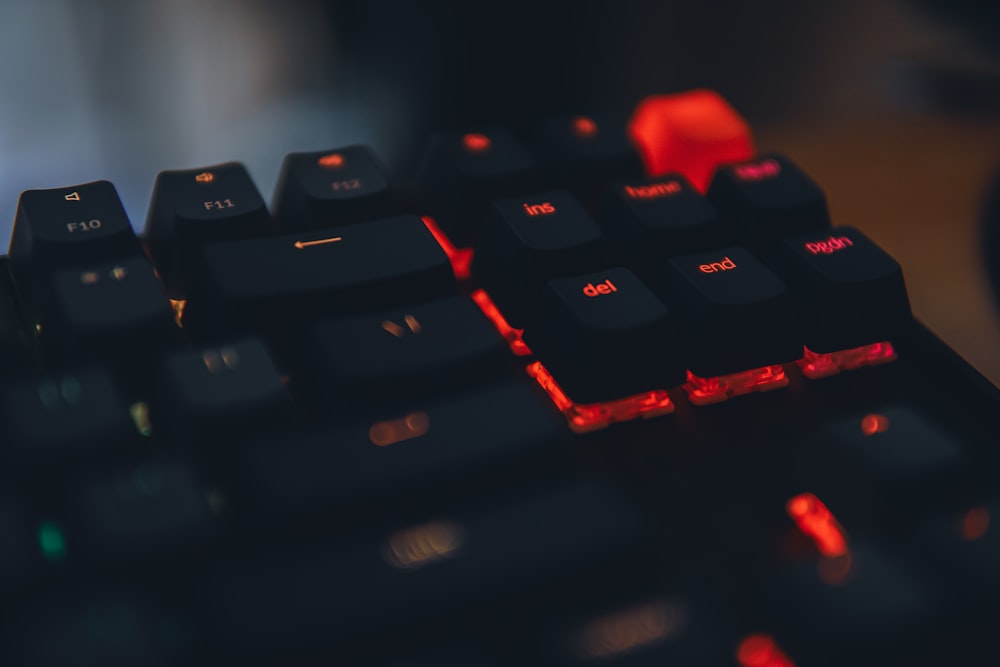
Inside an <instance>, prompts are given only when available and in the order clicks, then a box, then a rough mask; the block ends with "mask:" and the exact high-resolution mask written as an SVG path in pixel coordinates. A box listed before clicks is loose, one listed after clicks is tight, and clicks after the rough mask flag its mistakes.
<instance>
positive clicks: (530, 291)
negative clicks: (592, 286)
mask: <svg viewBox="0 0 1000 667" xmlns="http://www.w3.org/2000/svg"><path fill="white" fill-rule="evenodd" d="M605 250H606V249H605V244H604V236H603V234H602V233H601V228H600V227H598V225H597V223H596V222H594V220H593V219H592V218H591V217H590V216H589V215H588V214H587V212H586V211H585V210H584V209H583V207H582V206H580V204H579V203H578V202H577V201H576V199H574V198H573V196H572V195H570V194H569V193H567V192H563V191H555V192H546V193H542V194H539V195H533V196H530V197H518V198H515V199H503V200H500V201H498V202H496V203H495V204H494V206H493V212H492V214H491V216H490V219H489V220H488V221H487V223H486V229H485V230H484V233H483V237H482V240H481V242H480V243H479V244H478V245H477V247H476V257H475V261H474V263H473V265H472V271H473V274H474V275H475V277H476V279H477V280H478V281H479V284H480V285H481V286H482V287H483V288H484V289H486V291H487V292H489V294H490V296H491V297H492V298H493V302H494V303H495V304H496V305H497V307H498V308H500V311H501V312H503V314H504V317H506V318H507V321H508V322H509V323H510V324H511V325H512V326H515V327H523V326H524V319H525V318H526V317H527V315H528V312H530V309H531V306H532V305H533V301H534V299H535V298H537V295H538V291H539V290H540V289H541V288H542V286H543V285H544V284H545V282H546V281H547V280H549V279H551V278H555V277H557V276H571V275H576V274H579V273H584V272H586V271H593V270H594V269H596V268H599V267H600V266H602V265H606V264H607V259H606V258H605Z"/></svg>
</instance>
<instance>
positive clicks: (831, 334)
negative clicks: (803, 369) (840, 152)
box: [769, 227, 913, 353]
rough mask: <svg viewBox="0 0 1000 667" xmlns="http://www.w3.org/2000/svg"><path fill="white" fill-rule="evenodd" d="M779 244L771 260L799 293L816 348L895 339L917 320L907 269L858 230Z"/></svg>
mask: <svg viewBox="0 0 1000 667" xmlns="http://www.w3.org/2000/svg"><path fill="white" fill-rule="evenodd" d="M774 249H775V252H774V254H773V257H771V261H770V262H769V264H770V266H772V267H773V268H774V270H775V271H776V272H777V273H778V274H779V275H781V276H782V278H784V279H785V282H786V283H788V285H789V286H790V287H791V288H792V290H793V291H794V292H795V295H796V299H797V301H798V308H799V321H800V322H801V324H802V329H803V332H802V333H803V337H804V339H805V344H806V347H808V348H809V349H810V350H812V351H813V352H821V353H825V352H836V351H838V350H846V349H850V348H855V347H859V346H862V345H867V344H870V343H877V342H879V341H891V340H892V339H893V338H895V337H896V336H897V335H899V334H901V333H902V332H904V331H905V330H906V328H907V327H908V326H909V325H910V324H911V322H912V321H913V316H912V314H911V313H910V301H909V298H908V297H907V295H906V284H905V283H904V282H903V270H902V268H900V266H899V264H898V263H897V262H896V261H895V260H894V259H893V258H892V257H890V256H889V255H888V254H887V253H886V252H885V251H883V250H882V249H881V248H879V247H878V246H877V245H875V244H874V243H873V242H872V241H870V240H869V239H868V237H866V236H865V235H864V234H862V233H861V232H859V231H858V230H857V229H854V228H853V227H835V228H833V229H829V230H823V231H822V232H807V233H805V234H798V235H795V236H789V237H786V238H784V239H782V240H781V242H780V243H778V244H777V246H776V247H775V248H774Z"/></svg>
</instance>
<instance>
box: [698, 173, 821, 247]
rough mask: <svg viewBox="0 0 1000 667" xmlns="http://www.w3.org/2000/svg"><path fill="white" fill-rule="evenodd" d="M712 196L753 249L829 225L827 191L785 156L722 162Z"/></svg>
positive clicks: (709, 196) (712, 188)
mask: <svg viewBox="0 0 1000 667" xmlns="http://www.w3.org/2000/svg"><path fill="white" fill-rule="evenodd" d="M707 196H708V199H709V200H710V201H711V202H712V203H713V204H715V206H716V208H718V209H719V211H720V212H721V214H722V217H723V218H724V219H725V220H726V221H727V222H729V223H730V224H732V225H734V226H735V227H736V228H737V230H738V232H739V233H740V234H741V238H742V242H743V243H747V244H749V245H751V246H752V247H756V246H759V245H760V244H763V243H767V242H768V241H769V240H771V239H774V238H775V237H779V236H784V235H785V234H795V233H798V232H815V231H822V230H825V229H827V228H829V226H830V215H829V213H828V212H827V208H826V195H824V194H823V191H822V190H821V189H820V187H819V186H818V185H816V183H815V182H814V181H813V180H812V179H811V178H809V176H807V175H806V174H805V173H804V172H803V171H802V170H801V169H799V168H798V167H796V166H795V165H794V164H793V163H792V161H791V160H789V159H788V158H786V157H785V156H783V155H775V154H772V155H766V156H761V157H758V158H755V159H753V160H748V161H746V162H739V163H736V164H727V165H723V166H721V167H720V168H719V169H718V171H716V173H715V178H713V179H712V185H711V186H710V187H709V188H708V195H707Z"/></svg>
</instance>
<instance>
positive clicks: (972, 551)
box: [907, 498, 1000, 617]
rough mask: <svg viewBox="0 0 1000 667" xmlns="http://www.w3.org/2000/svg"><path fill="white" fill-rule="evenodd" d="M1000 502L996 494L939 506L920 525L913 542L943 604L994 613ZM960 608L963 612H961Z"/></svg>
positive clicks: (999, 581)
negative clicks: (950, 506) (944, 507)
mask: <svg viewBox="0 0 1000 667" xmlns="http://www.w3.org/2000/svg"><path fill="white" fill-rule="evenodd" d="M998 518H1000V503H998V502H997V500H996V499H995V498H988V499H986V500H985V501H984V502H981V503H979V502H977V503H975V504H970V505H966V506H965V507H963V508H961V509H960V510H950V511H944V510H939V511H937V512H934V513H933V514H930V515H928V516H927V517H926V518H925V519H924V520H923V521H921V523H920V524H919V525H918V526H917V527H916V528H915V530H914V532H913V536H912V538H911V540H910V541H909V542H908V543H907V544H908V545H909V547H910V549H911V551H910V553H912V554H913V555H914V557H915V558H917V559H919V561H920V564H921V566H922V571H923V572H924V573H925V574H926V576H927V578H928V580H929V581H930V582H931V585H932V586H933V587H934V594H935V597H936V601H937V602H938V603H939V604H940V605H941V607H942V608H946V609H965V610H966V614H967V615H968V616H971V617H975V616H977V615H978V614H980V613H984V612H986V613H988V610H989V609H992V608H993V606H994V605H995V604H996V595H997V593H1000V569H998V568H997V566H996V564H997V562H998V558H1000V529H998V525H997V521H998ZM959 613H960V614H961V613H962V612H959Z"/></svg>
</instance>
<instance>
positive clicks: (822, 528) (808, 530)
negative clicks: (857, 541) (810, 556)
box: [785, 493, 847, 558]
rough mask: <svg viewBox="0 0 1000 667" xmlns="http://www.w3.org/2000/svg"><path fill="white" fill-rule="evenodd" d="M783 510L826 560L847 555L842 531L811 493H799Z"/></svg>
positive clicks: (829, 512) (824, 506)
mask: <svg viewBox="0 0 1000 667" xmlns="http://www.w3.org/2000/svg"><path fill="white" fill-rule="evenodd" d="M785 510H786V511H787V512H788V516H790V517H791V518H792V521H794V522H795V525H796V526H798V527H799V530H801V531H802V533H803V534H804V535H806V536H807V537H809V538H810V539H811V540H812V541H813V542H814V543H815V544H816V549H817V550H818V551H819V552H820V553H821V554H823V555H824V556H826V557H827V558H833V557H837V556H846V555H847V538H846V537H844V530H843V528H841V527H840V524H839V523H838V522H837V519H836V518H835V517H834V516H833V513H832V512H831V511H830V510H829V509H827V507H826V505H824V504H823V501H822V500H820V499H819V498H817V497H816V496H815V495H813V494H811V493H800V494H799V495H797V496H795V497H794V498H792V499H791V500H789V501H788V502H787V503H786V504H785Z"/></svg>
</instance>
